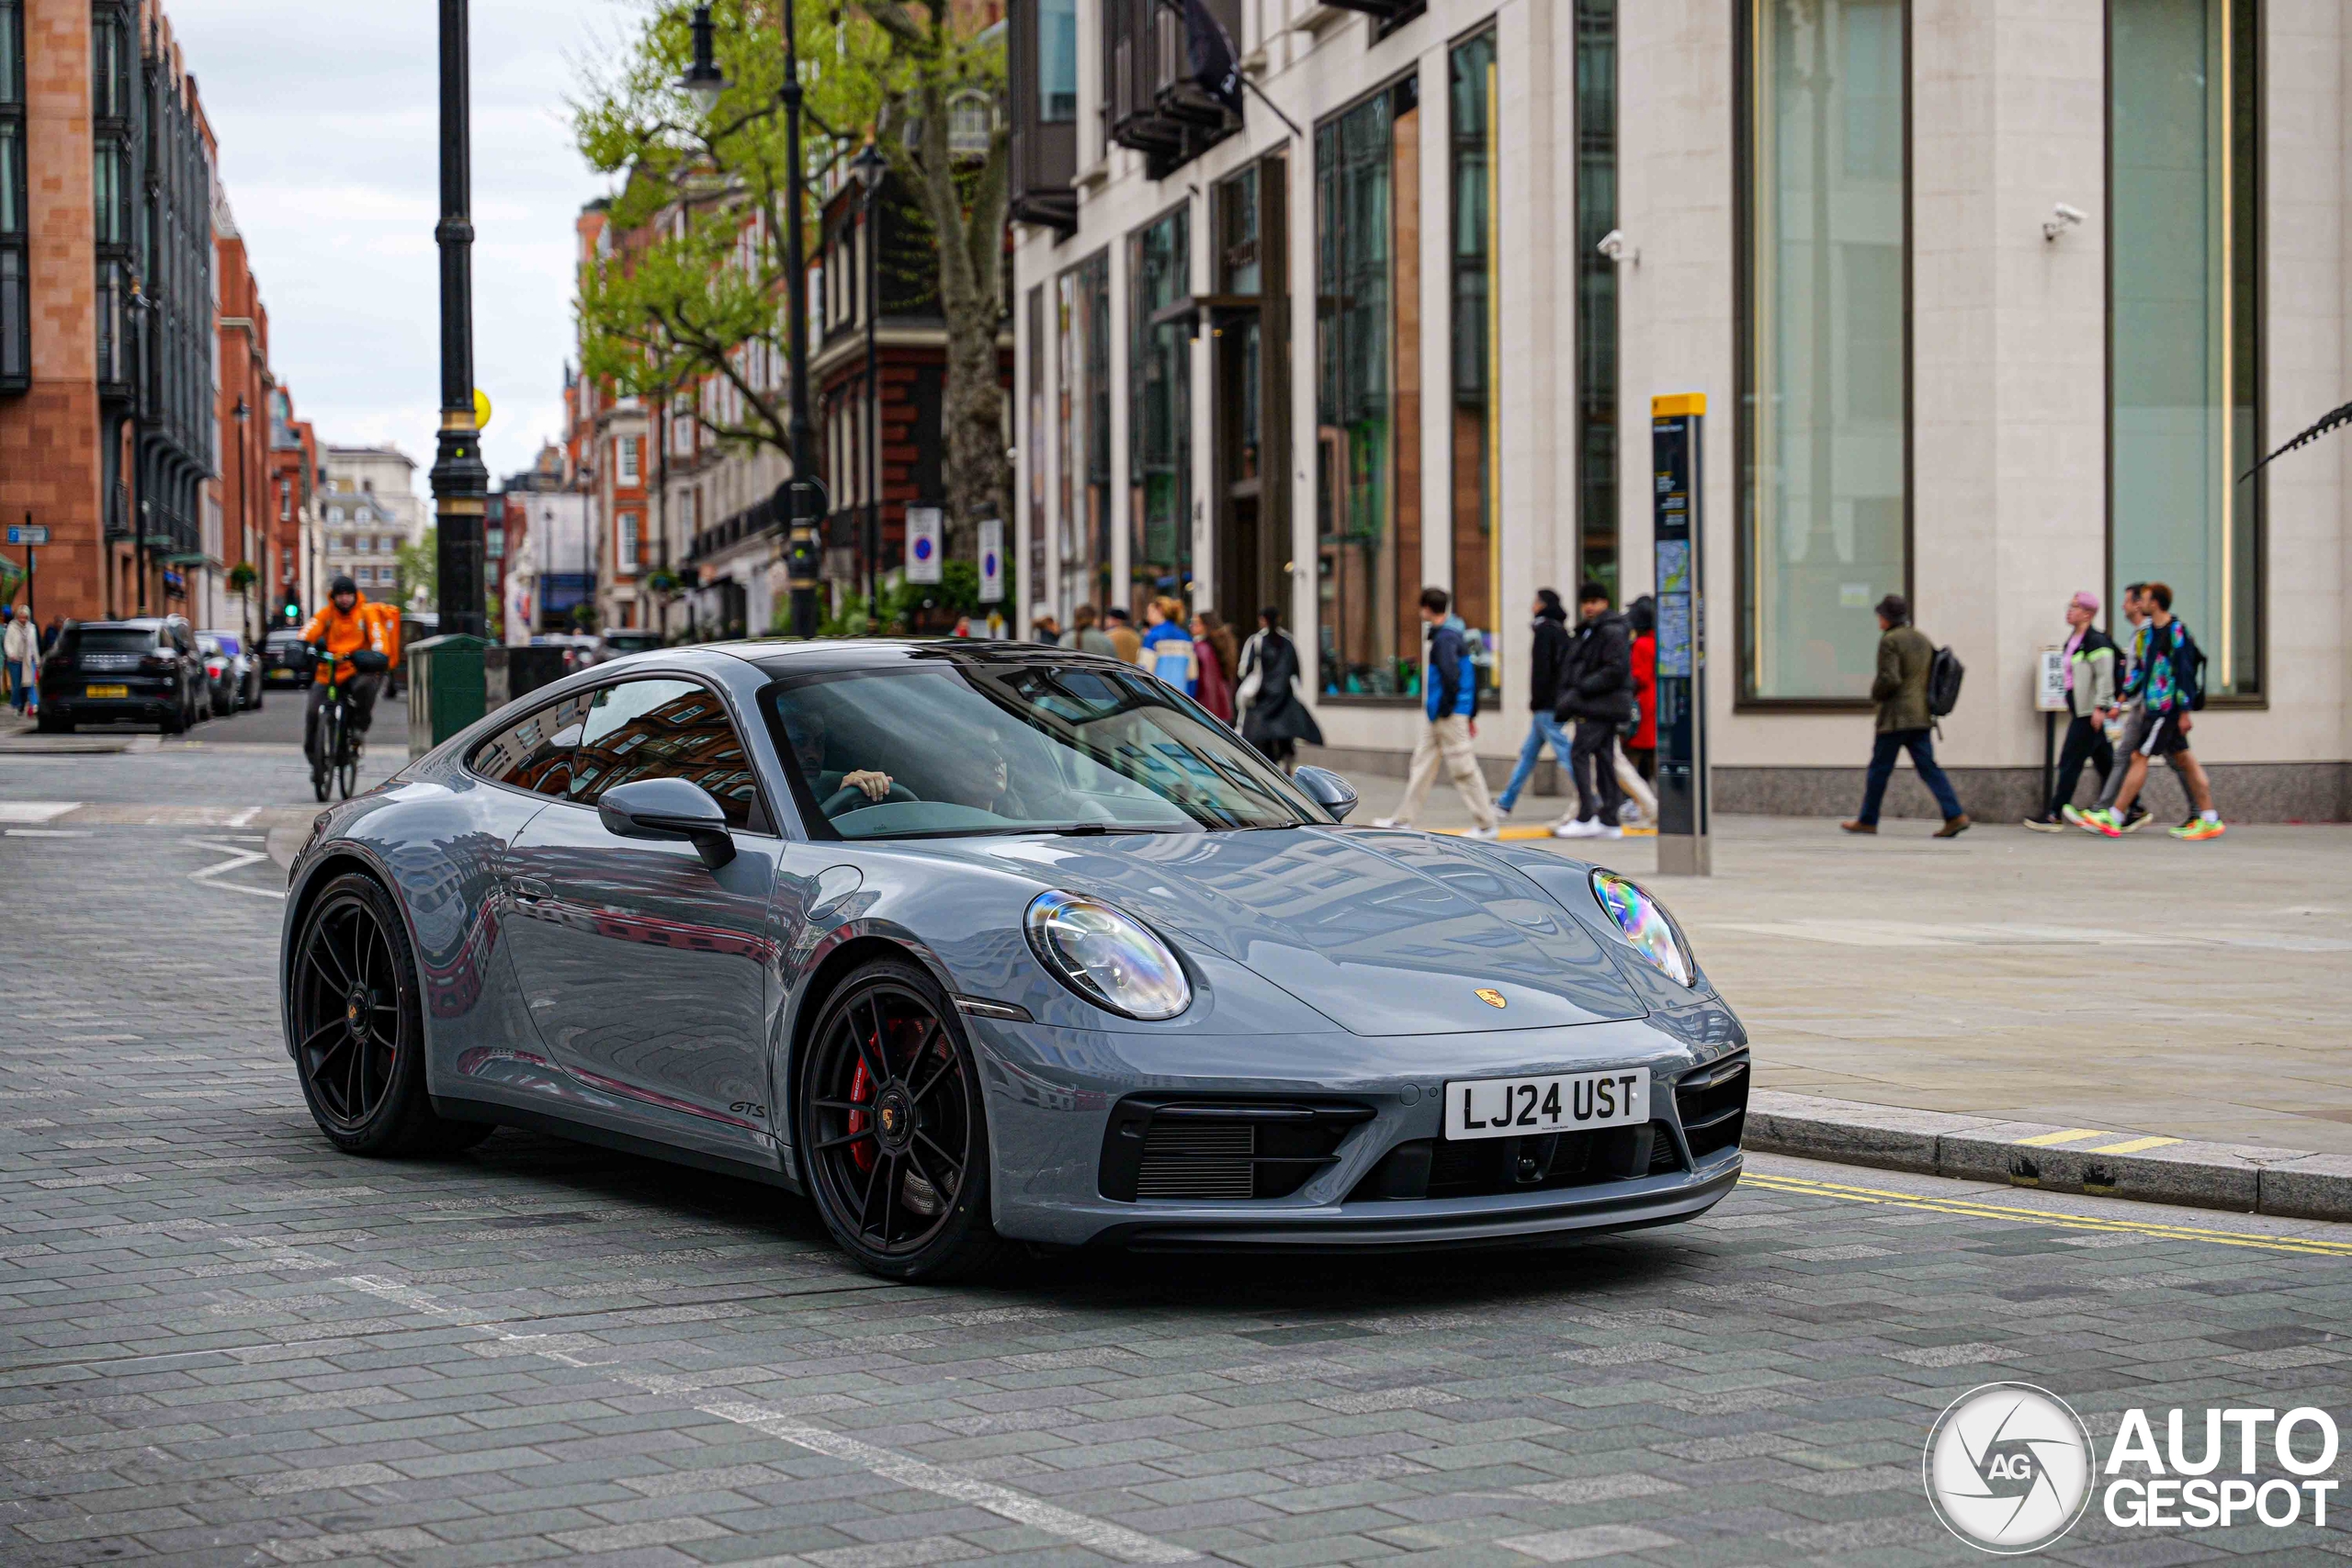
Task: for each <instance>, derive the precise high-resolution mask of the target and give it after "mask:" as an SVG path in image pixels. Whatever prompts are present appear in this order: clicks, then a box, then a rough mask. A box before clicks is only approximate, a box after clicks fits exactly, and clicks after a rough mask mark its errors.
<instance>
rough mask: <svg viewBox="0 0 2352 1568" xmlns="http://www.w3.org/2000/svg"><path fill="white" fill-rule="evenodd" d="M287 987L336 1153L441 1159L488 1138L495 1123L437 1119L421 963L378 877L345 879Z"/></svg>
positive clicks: (313, 1096) (303, 945) (329, 893)
mask: <svg viewBox="0 0 2352 1568" xmlns="http://www.w3.org/2000/svg"><path fill="white" fill-rule="evenodd" d="M286 984H287V998H286V1000H287V1014H286V1016H287V1022H288V1027H289V1029H290V1030H291V1031H292V1035H293V1045H294V1066H295V1070H296V1071H297V1072H298V1073H299V1074H300V1077H301V1081H302V1098H303V1099H304V1100H307V1101H309V1102H310V1107H311V1119H312V1120H314V1121H316V1122H318V1124H319V1130H320V1131H321V1132H322V1133H324V1134H326V1135H327V1138H328V1140H329V1141H330V1142H331V1143H333V1144H334V1145H335V1146H336V1147H337V1148H339V1149H341V1150H343V1151H344V1152H345V1154H358V1155H380V1154H413V1153H420V1152H426V1151H434V1152H439V1151H446V1150H452V1149H458V1148H464V1147H468V1146H469V1145H473V1144H477V1143H480V1142H481V1140H482V1139H483V1138H485V1137H487V1136H489V1135H490V1134H491V1132H492V1130H493V1129H492V1126H491V1125H490V1124H489V1123H486V1122H482V1123H476V1122H445V1121H443V1120H442V1119H441V1118H440V1117H438V1116H435V1114H434V1113H433V1108H432V1104H431V1101H430V1100H429V1098H428V1096H427V1094H426V1091H425V1083H424V1011H423V1008H422V1005H421V1000H420V998H421V995H422V993H421V991H420V988H419V987H418V985H417V980H416V964H415V963H414V961H413V959H412V957H411V956H410V953H409V948H408V939H407V935H406V933H405V932H404V931H402V929H401V920H400V915H399V912H398V911H397V910H396V909H395V908H393V906H392V900H391V897H390V895H389V894H387V893H386V892H385V891H384V889H383V888H382V887H381V886H379V885H378V884H377V883H376V882H375V881H373V880H372V879H371V878H369V877H367V876H364V875H361V874H358V873H356V872H347V873H345V874H343V875H341V876H338V877H336V878H335V879H334V881H333V882H332V883H330V884H329V885H328V886H327V888H326V890H325V891H324V892H322V894H320V895H319V897H318V901H317V902H316V903H314V904H313V905H312V906H311V911H310V913H309V915H308V916H307V917H306V918H305V919H304V920H303V922H302V931H301V936H300V940H299V941H298V942H296V943H295V947H294V953H293V962H292V963H291V964H289V965H288V974H287V977H286Z"/></svg>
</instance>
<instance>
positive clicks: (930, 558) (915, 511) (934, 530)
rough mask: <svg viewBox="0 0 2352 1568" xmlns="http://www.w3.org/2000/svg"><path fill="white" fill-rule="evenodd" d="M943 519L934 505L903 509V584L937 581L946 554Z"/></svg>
mask: <svg viewBox="0 0 2352 1568" xmlns="http://www.w3.org/2000/svg"><path fill="white" fill-rule="evenodd" d="M944 532H945V528H944V514H943V513H941V512H940V510H939V508H937V507H936V506H910V507H908V508H907V581H909V582H937V581H939V568H940V557H941V556H943V555H944V554H945V552H946V540H945V538H944Z"/></svg>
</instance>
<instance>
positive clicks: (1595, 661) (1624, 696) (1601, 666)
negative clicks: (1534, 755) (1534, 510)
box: [1552, 582, 1634, 839]
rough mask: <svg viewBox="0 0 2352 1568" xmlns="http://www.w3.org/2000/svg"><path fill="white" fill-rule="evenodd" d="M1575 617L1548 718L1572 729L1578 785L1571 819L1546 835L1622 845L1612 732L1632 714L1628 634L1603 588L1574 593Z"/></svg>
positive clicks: (1571, 757) (1571, 758) (1571, 756)
mask: <svg viewBox="0 0 2352 1568" xmlns="http://www.w3.org/2000/svg"><path fill="white" fill-rule="evenodd" d="M1577 615H1579V616H1580V617H1581V619H1579V621H1578V622H1577V629H1576V635H1575V637H1574V638H1573V640H1572V641H1571V642H1570V643H1569V645H1568V653H1567V659H1566V662H1565V663H1564V664H1563V665H1562V666H1561V671H1560V693H1559V696H1558V698H1557V699H1556V700H1555V703H1554V705H1553V708H1552V716H1553V717H1554V718H1555V719H1557V720H1559V721H1560V722H1561V723H1563V724H1568V723H1573V724H1575V726H1576V739H1575V740H1574V741H1573V742H1572V743H1571V745H1570V747H1569V750H1568V768H1569V771H1570V772H1571V773H1573V774H1574V775H1575V777H1576V781H1577V815H1576V818H1575V820H1573V821H1568V822H1563V823H1561V824H1560V825H1559V826H1558V827H1556V828H1555V829H1552V834H1553V836H1554V837H1555V838H1560V839H1622V838H1623V837H1624V836H1625V830H1624V829H1623V828H1621V827H1619V826H1618V825H1617V814H1618V812H1619V811H1620V810H1622V809H1623V807H1624V804H1625V795H1624V792H1623V790H1621V789H1620V788H1619V787H1618V785H1617V766H1616V758H1615V755H1614V752H1615V749H1616V745H1617V731H1618V729H1619V728H1621V727H1623V726H1624V725H1626V724H1627V723H1629V722H1630V721H1631V720H1632V718H1633V713H1634V633H1633V628H1632V627H1631V626H1629V625H1628V624H1627V623H1626V620H1625V617H1624V616H1623V615H1621V614H1619V613H1618V612H1617V611H1615V610H1612V609H1611V608H1610V607H1609V590H1608V589H1606V588H1604V587H1602V586H1601V585H1600V583H1598V582H1588V583H1586V584H1585V585H1584V586H1583V587H1581V588H1579V589H1577Z"/></svg>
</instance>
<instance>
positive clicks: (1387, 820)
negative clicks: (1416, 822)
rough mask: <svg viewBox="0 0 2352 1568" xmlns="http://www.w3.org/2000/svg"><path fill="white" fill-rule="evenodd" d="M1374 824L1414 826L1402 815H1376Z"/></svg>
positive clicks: (1380, 826)
mask: <svg viewBox="0 0 2352 1568" xmlns="http://www.w3.org/2000/svg"><path fill="white" fill-rule="evenodd" d="M1372 825H1373V826H1374V827H1375V828H1409V827H1411V826H1412V824H1411V823H1409V822H1408V821H1406V820H1405V819H1404V818H1401V817H1375V818H1373V819H1372Z"/></svg>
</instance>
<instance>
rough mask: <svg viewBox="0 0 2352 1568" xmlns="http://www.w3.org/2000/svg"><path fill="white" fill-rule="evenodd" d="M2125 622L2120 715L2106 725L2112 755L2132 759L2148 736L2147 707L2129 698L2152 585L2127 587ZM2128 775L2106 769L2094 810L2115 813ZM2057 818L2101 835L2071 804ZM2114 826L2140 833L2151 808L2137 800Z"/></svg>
mask: <svg viewBox="0 0 2352 1568" xmlns="http://www.w3.org/2000/svg"><path fill="white" fill-rule="evenodd" d="M2123 618H2124V619H2125V620H2126V621H2127V622H2129V623H2130V624H2131V636H2130V637H2127V638H2125V639H2124V641H2123V642H2122V644H2121V645H2120V647H2118V648H2117V649H2116V682H2117V684H2116V695H2115V702H2116V711H2115V713H2114V715H2113V716H2111V717H2110V718H2109V720H2108V728H2107V739H2108V745H2109V748H2110V750H2112V751H2113V753H2114V755H2116V756H2118V757H2125V758H2128V757H2130V756H2131V753H2132V751H2133V750H2136V749H2137V748H2138V747H2139V744H2140V740H2141V737H2142V736H2143V734H2144V733H2145V731H2146V726H2147V722H2148V709H2147V705H2145V704H2144V703H2143V702H2141V701H2140V699H2139V698H2137V697H2134V696H2130V695H2127V694H2128V693H2130V692H2131V691H2132V690H2134V689H2135V687H2134V672H2135V671H2138V670H2139V668H2140V666H2141V665H2143V664H2144V663H2145V662H2146V661H2147V657H2148V585H2147V584H2146V583H2144V582H2127V583H2125V584H2124V585H2123ZM2128 771H2129V770H2128V769H2124V768H2109V770H2108V774H2107V780H2106V782H2105V784H2102V785H2101V786H2100V788H2099V792H2098V805H2097V806H2096V807H2093V808H2092V809H2093V810H2095V811H2112V810H2113V809H2114V807H2115V797H2116V796H2117V795H2120V794H2122V793H2123V775H2124V773H2126V772H2128ZM2180 793H2181V798H2182V800H2183V801H2184V802H2185V801H2187V800H2188V785H2187V784H2183V785H2182V786H2181V792H2180ZM2058 815H2059V817H2060V818H2063V819H2064V820H2065V821H2068V822H2071V823H2073V824H2074V825H2075V827H2077V828H2080V829H2082V830H2083V831H2084V832H2086V833H2097V832H2098V831H2099V829H2098V826H2097V825H2096V824H2095V823H2094V822H2093V821H2092V819H2091V812H2089V811H2083V810H2079V809H2077V808H2076V807H2075V805H2074V804H2073V803H2072V802H2071V801H2061V802H2060V803H2059V807H2058ZM2189 815H2191V816H2194V815H2195V813H2194V812H2191V813H2189ZM2115 821H2116V826H2118V827H2120V828H2121V829H2123V831H2125V832H2127V833H2136V832H2138V831H2139V830H2140V829H2142V828H2143V827H2145V826H2147V822H2148V807H2147V804H2146V803H2145V802H2144V801H2142V800H2140V799H2138V798H2136V797H2135V798H2134V799H2133V800H2132V802H2131V809H2130V810H2129V811H2127V812H2121V813H2118V814H2117V816H2116V818H2115Z"/></svg>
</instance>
